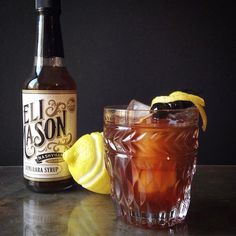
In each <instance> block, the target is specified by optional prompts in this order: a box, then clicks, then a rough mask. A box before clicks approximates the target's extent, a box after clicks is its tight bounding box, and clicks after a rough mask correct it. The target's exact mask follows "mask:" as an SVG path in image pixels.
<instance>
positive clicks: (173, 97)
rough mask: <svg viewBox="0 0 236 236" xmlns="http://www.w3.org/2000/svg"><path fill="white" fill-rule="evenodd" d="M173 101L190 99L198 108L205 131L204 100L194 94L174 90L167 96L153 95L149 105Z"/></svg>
mask: <svg viewBox="0 0 236 236" xmlns="http://www.w3.org/2000/svg"><path fill="white" fill-rule="evenodd" d="M175 101H190V102H192V103H193V104H194V105H195V106H196V108H197V109H198V111H199V113H200V116H201V119H202V130H203V131H206V127H207V115H206V112H205V109H204V107H205V101H204V99H203V98H201V97H199V96H197V95H194V94H189V93H185V92H182V91H174V92H172V93H170V94H169V96H157V97H155V98H154V99H153V100H152V102H151V106H152V105H153V104H155V103H168V102H175Z"/></svg>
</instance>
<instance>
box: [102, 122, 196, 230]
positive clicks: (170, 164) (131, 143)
mask: <svg viewBox="0 0 236 236" xmlns="http://www.w3.org/2000/svg"><path fill="white" fill-rule="evenodd" d="M104 136H105V137H106V140H107V141H106V158H107V162H106V163H107V169H108V171H109V174H110V176H111V183H112V198H113V200H114V202H115V203H116V204H117V205H118V211H120V215H121V216H123V217H124V218H125V220H127V221H128V223H134V224H136V222H135V220H133V218H132V215H133V217H134V218H139V217H141V218H142V217H143V218H144V219H146V218H148V216H149V215H150V214H152V215H153V216H155V214H156V217H159V215H160V212H171V211H172V210H173V208H174V207H175V208H178V207H179V205H180V204H181V202H182V201H188V199H185V198H186V192H188V190H189V188H190V187H191V181H192V177H193V173H194V171H195V163H196V156H197V145H198V142H197V138H198V127H197V125H190V126H183V127H181V126H179V127H178V126H169V125H166V124H165V121H164V122H163V124H161V122H160V123H159V124H158V127H155V125H142V124H138V125H132V126H129V127H125V126H117V125H105V128H104ZM189 191H190V190H189ZM125 212H126V213H127V212H129V214H130V215H131V217H127V214H126V213H125ZM137 212H138V213H137ZM126 218H127V219H126ZM145 225H147V224H146V223H143V225H142V226H143V227H145Z"/></svg>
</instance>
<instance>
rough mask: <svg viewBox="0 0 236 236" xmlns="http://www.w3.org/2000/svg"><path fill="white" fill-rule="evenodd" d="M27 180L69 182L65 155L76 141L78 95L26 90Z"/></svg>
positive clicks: (24, 115) (24, 107) (24, 105)
mask: <svg viewBox="0 0 236 236" xmlns="http://www.w3.org/2000/svg"><path fill="white" fill-rule="evenodd" d="M22 99H23V152H24V154H23V157H24V177H25V178H26V179H29V180H35V181H56V180H63V179H68V178H70V173H69V170H68V167H67V164H66V163H65V161H64V160H63V158H62V155H63V152H64V151H66V150H67V149H68V148H70V147H71V146H72V145H73V143H74V142H75V140H76V110H77V104H76V103H77V99H76V91H71V90H23V93H22Z"/></svg>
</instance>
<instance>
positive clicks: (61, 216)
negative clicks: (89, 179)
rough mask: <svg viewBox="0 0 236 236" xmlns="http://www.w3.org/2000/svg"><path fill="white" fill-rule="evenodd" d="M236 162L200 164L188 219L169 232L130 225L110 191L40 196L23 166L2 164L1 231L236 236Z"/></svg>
mask: <svg viewBox="0 0 236 236" xmlns="http://www.w3.org/2000/svg"><path fill="white" fill-rule="evenodd" d="M235 219H236V166H197V172H196V174H195V176H194V180H193V185H192V193H191V204H190V208H189V212H188V216H187V218H186V220H185V223H184V224H182V225H178V226H176V227H174V228H171V229H166V230H145V229H141V228H137V227H134V226H130V225H126V224H125V223H123V222H122V221H120V220H119V219H117V217H116V215H115V211H114V209H113V205H112V201H111V199H110V197H109V196H108V195H100V194H95V193H92V192H89V191H87V190H85V189H82V188H81V187H78V188H76V189H73V190H70V191H66V192H61V193H56V194H38V193H33V192H31V191H30V190H28V189H27V188H25V186H24V183H23V177H22V167H0V235H1V236H5V235H11V236H13V235H25V236H29V235H30V236H31V235H37V236H38V235H47V236H48V235H57V236H60V235H63V236H64V235H78V236H80V235H81V236H87V235H93V236H94V235H101V236H106V235H111V236H116V235H122V236H124V235H159V236H161V235H185V236H186V235H236V220H235Z"/></svg>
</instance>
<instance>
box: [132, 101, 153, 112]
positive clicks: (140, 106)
mask: <svg viewBox="0 0 236 236" xmlns="http://www.w3.org/2000/svg"><path fill="white" fill-rule="evenodd" d="M127 110H142V111H143V110H144V111H145V110H146V111H149V110H150V106H148V105H146V104H144V103H141V102H139V101H137V100H135V99H133V100H131V102H130V103H129V105H128V107H127Z"/></svg>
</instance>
